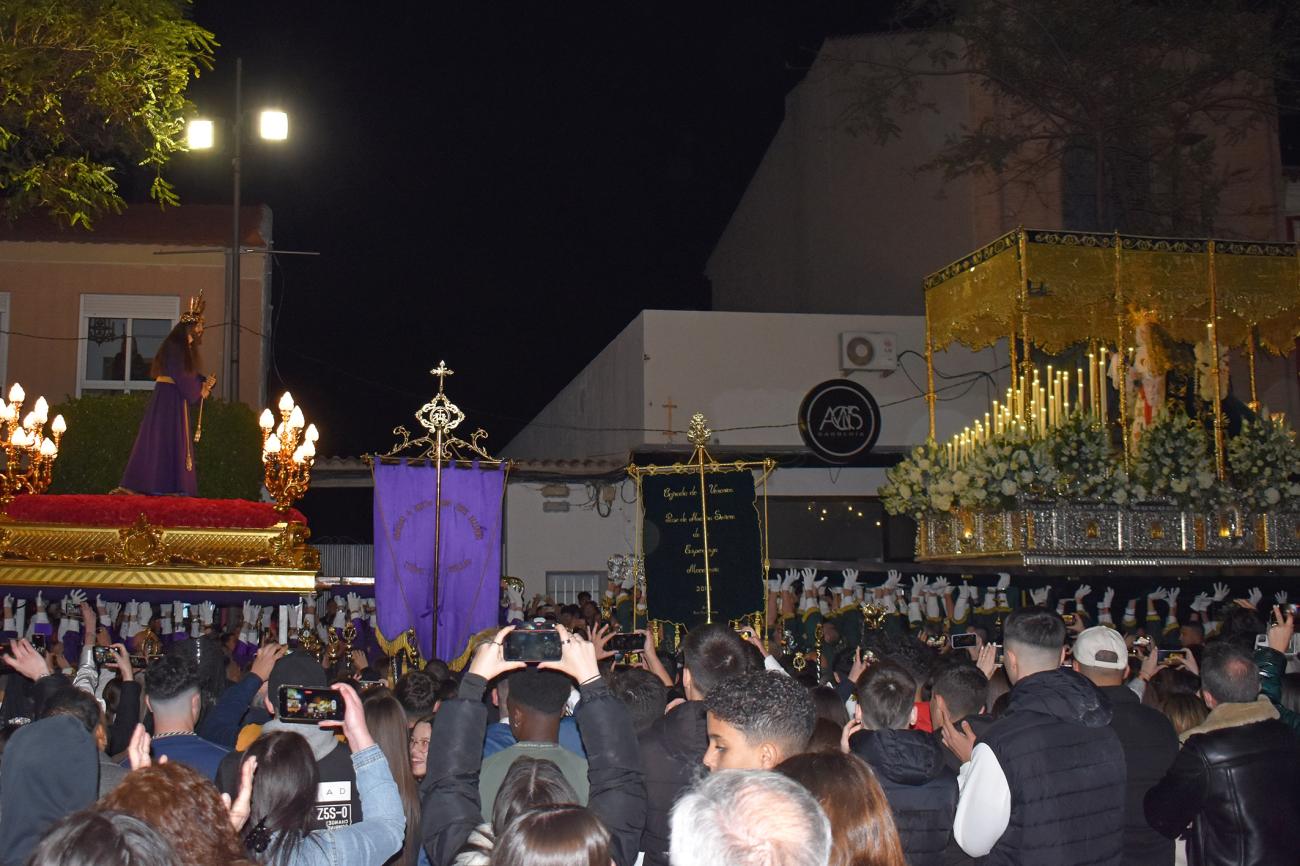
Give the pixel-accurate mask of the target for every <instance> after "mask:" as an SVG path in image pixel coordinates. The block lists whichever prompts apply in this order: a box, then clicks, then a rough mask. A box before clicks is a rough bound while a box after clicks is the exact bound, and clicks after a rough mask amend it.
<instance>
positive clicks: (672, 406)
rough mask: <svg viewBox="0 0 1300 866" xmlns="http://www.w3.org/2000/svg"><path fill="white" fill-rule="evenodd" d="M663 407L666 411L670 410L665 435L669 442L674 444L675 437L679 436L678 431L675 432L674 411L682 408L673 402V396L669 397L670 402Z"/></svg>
mask: <svg viewBox="0 0 1300 866" xmlns="http://www.w3.org/2000/svg"><path fill="white" fill-rule="evenodd" d="M662 406H663V408H664V409H667V410H668V429H667V430H664V431H663V434H664V436H666V437H667V438H668V441H669V442H672V441H673V437H674V436H676V435H677V433H676V431H675V430H673V410H674V409H678V408H681V407H679V406H678V405H677V404H676V403H674V402H673V398H672V395H671V394H670V395H669V396H668V402H667V403H664V404H662Z"/></svg>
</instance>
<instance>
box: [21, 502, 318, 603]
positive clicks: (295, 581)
mask: <svg viewBox="0 0 1300 866" xmlns="http://www.w3.org/2000/svg"><path fill="white" fill-rule="evenodd" d="M310 537H311V531H310V530H309V529H308V528H307V527H306V526H304V525H303V524H301V523H279V524H276V525H274V526H271V527H267V528H265V529H220V528H212V527H166V526H154V525H152V524H150V523H149V522H148V521H147V520H146V519H145V517H144V515H143V514H142V515H140V516H139V518H137V519H136V521H135V523H133V524H132V525H130V526H123V527H113V526H79V525H76V524H66V523H22V522H17V521H5V522H3V523H0V585H5V586H66V587H79V588H82V589H140V590H146V589H159V590H176V591H192V592H204V593H212V592H241V593H257V592H284V593H311V592H313V591H314V590H315V588H316V574H317V572H318V571H319V570H320V552H319V551H317V550H316V549H315V548H314V547H312V546H311V545H309V544H307V539H308V538H310Z"/></svg>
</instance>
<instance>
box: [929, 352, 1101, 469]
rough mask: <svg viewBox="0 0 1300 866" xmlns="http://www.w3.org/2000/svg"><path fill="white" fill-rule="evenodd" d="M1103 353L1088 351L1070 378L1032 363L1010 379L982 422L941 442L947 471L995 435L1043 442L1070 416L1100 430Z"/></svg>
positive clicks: (975, 423) (975, 451) (1058, 371)
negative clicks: (1085, 417)
mask: <svg viewBox="0 0 1300 866" xmlns="http://www.w3.org/2000/svg"><path fill="white" fill-rule="evenodd" d="M1107 352H1108V350H1107V349H1106V347H1105V346H1102V347H1100V348H1099V351H1097V352H1089V353H1088V369H1087V372H1086V373H1085V371H1084V368H1083V367H1081V366H1080V367H1075V370H1074V373H1073V377H1072V376H1071V373H1070V371H1069V370H1057V369H1056V368H1055V366H1054V365H1052V364H1048V365H1047V369H1046V374H1045V375H1044V374H1043V372H1042V371H1040V369H1039V368H1038V366H1036V365H1035V366H1032V367H1031V368H1030V372H1029V373H1028V375H1026V374H1024V373H1022V374H1021V375H1019V376H1018V377H1016V383H1015V386H1014V387H1011V388H1008V389H1007V391H1006V399H1005V400H994V401H993V402H992V405H991V407H990V411H988V412H985V413H984V418H983V420H978V419H977V420H976V421H975V422H974V423H973V424H970V425H968V426H967V427H966V428H965V429H964V430H962V431H961V432H960V433H957V434H956V435H954V436H953V437H952V439H950V440H949V441H948V442H947V443H946V444H945V446H944V451H945V457H946V459H947V463H948V467H949V468H951V469H955V468H957V467H958V466H961V465H963V464H964V463H966V461H968V460H970V459H971V458H972V457H974V456H975V454H976V453H977V452H978V451H979V449H980V448H981V447H982V446H983V445H985V444H987V443H988V442H989V441H990V440H991V439H993V438H995V437H996V438H1008V439H1012V440H1025V439H1041V438H1044V437H1046V436H1047V435H1048V434H1049V433H1050V432H1051V431H1052V430H1055V429H1056V428H1058V427H1060V426H1061V425H1063V424H1065V423H1066V421H1067V420H1068V419H1069V418H1070V417H1071V416H1072V415H1075V414H1084V415H1089V416H1091V417H1092V418H1093V423H1100V424H1101V425H1102V426H1103V427H1105V425H1106V423H1107V406H1106V394H1107V384H1106V365H1107ZM1072 379H1073V381H1072ZM1071 386H1073V388H1072V387H1071Z"/></svg>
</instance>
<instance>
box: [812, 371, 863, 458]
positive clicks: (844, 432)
mask: <svg viewBox="0 0 1300 866" xmlns="http://www.w3.org/2000/svg"><path fill="white" fill-rule="evenodd" d="M799 435H800V436H802V437H803V441H804V444H805V445H807V446H808V447H809V448H810V449H812V451H813V453H814V454H816V455H817V456H818V457H820V458H822V459H823V460H825V461H827V462H828V463H854V462H857V461H858V460H861V459H862V458H863V457H865V456H866V455H867V454H868V453H869V452H870V451H871V448H872V446H874V445H875V444H876V439H877V438H878V437H879V436H880V407H879V406H878V405H876V398H874V397H872V396H871V392H870V391H868V390H867V389H866V388H863V387H862V386H861V385H859V384H858V383H857V382H853V381H851V380H849V379H831V380H830V381H829V382H822V383H821V384H820V385H817V386H816V387H814V388H813V389H812V390H811V391H809V392H808V396H806V397H804V398H803V403H801V404H800V405H799Z"/></svg>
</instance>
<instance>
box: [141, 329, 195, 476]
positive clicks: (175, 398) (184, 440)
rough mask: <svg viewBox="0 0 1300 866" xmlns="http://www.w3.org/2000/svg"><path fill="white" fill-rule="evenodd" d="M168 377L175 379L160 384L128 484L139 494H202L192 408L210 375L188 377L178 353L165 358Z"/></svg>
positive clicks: (143, 425) (144, 423) (172, 351)
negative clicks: (204, 381)
mask: <svg viewBox="0 0 1300 866" xmlns="http://www.w3.org/2000/svg"><path fill="white" fill-rule="evenodd" d="M163 377H164V378H169V379H171V381H170V382H166V381H163V380H162V379H159V380H158V381H156V382H155V383H154V387H153V397H152V399H150V400H149V406H148V408H146V409H145V410H144V420H143V421H141V422H140V432H139V433H137V434H136V437H135V447H134V448H132V449H131V459H130V460H129V461H127V464H126V472H125V473H123V475H122V486H123V487H125V488H126V489H127V490H130V491H133V492H135V493H146V494H155V495H166V494H171V495H177V494H179V495H181V496H197V495H198V480H197V478H196V476H195V474H194V441H193V434H192V433H191V432H190V407H191V406H197V405H198V402H199V397H200V395H201V394H202V390H203V380H204V377H203V376H202V375H201V374H199V373H186V372H185V360H184V358H183V357H182V355H181V352H180V351H179V350H176V349H169V350H168V352H167V354H166V355H164V356H163Z"/></svg>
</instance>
